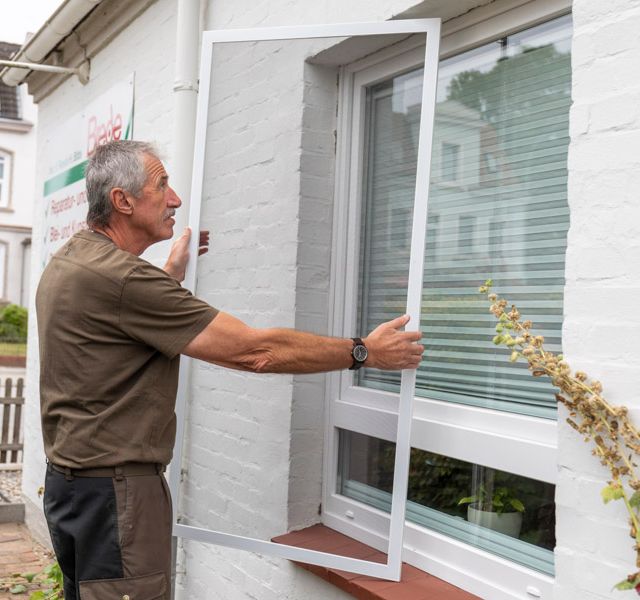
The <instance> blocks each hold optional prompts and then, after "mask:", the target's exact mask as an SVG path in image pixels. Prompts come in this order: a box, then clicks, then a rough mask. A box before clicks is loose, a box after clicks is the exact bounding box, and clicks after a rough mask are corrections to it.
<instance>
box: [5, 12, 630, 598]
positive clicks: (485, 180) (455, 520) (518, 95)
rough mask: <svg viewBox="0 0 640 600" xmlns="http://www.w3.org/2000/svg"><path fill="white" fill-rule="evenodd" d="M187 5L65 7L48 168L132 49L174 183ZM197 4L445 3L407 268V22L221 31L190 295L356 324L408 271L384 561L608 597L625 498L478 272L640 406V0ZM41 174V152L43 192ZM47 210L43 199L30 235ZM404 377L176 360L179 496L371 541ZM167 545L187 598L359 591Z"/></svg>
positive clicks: (411, 98) (387, 314)
mask: <svg viewBox="0 0 640 600" xmlns="http://www.w3.org/2000/svg"><path fill="white" fill-rule="evenodd" d="M76 4H78V6H79V3H76V2H74V1H73V0H68V1H67V2H65V3H64V4H63V5H62V12H64V10H68V11H69V12H70V13H71V12H73V11H72V10H71V9H73V8H74V6H75V5H76ZM85 4H87V3H85ZM87 6H88V4H87ZM76 8H77V7H76ZM192 8H193V3H192ZM182 9H184V5H183V3H180V2H175V1H174V0H156V1H149V0H146V1H141V0H140V1H136V2H124V1H122V0H102V2H100V3H99V4H98V6H97V8H95V9H93V10H89V8H86V14H82V15H81V16H80V17H78V14H79V13H78V14H76V15H75V17H74V18H77V21H76V22H73V19H72V18H71V17H69V22H68V25H69V31H71V30H72V31H73V32H74V33H73V35H69V36H67V37H65V36H61V38H60V39H59V40H58V41H56V42H55V43H53V46H52V48H51V49H50V51H51V52H53V51H54V50H55V52H56V53H57V56H58V57H60V56H61V57H62V58H63V61H66V62H65V64H66V65H67V66H73V67H75V66H78V65H79V64H81V63H82V61H83V60H84V59H86V58H88V59H90V75H89V80H88V83H84V84H83V83H82V82H81V81H80V80H79V79H78V78H76V77H66V78H63V77H60V76H58V75H48V74H39V73H31V74H29V75H28V77H26V82H27V84H28V86H29V91H30V92H31V93H33V94H34V97H35V99H36V102H37V103H38V107H39V126H38V134H37V135H38V144H37V148H38V149H37V159H38V160H37V164H38V165H44V164H48V163H50V162H51V153H52V148H55V141H56V139H57V138H56V136H59V135H60V133H59V129H60V128H59V124H60V123H61V122H63V121H65V120H66V118H67V117H68V116H70V115H72V114H75V113H78V112H81V111H82V110H83V107H85V106H87V105H89V104H91V103H92V102H94V101H95V100H96V99H97V98H98V97H101V96H102V95H104V94H105V93H106V92H107V91H108V90H109V89H111V88H112V87H113V86H114V85H116V84H117V83H119V82H121V81H122V80H123V79H126V78H128V77H130V75H131V74H134V82H135V84H134V125H133V137H134V139H140V140H150V141H154V142H155V143H156V144H157V145H158V146H159V148H160V149H161V151H162V152H163V153H164V155H165V158H166V163H167V167H168V171H169V173H171V174H172V175H173V173H176V174H177V177H178V188H177V189H178V191H179V192H181V193H182V194H183V197H184V198H185V200H186V198H187V193H186V192H188V188H189V184H188V181H189V173H190V155H189V151H187V152H185V151H184V149H183V148H181V147H180V145H179V144H178V141H177V139H178V138H179V137H180V131H179V130H180V129H181V128H182V127H183V126H184V128H187V129H188V128H193V127H194V122H193V120H191V121H190V122H186V121H183V119H184V115H185V114H187V113H188V111H187V112H184V110H183V109H184V107H183V106H182V102H183V94H185V93H186V94H192V96H193V97H195V92H194V91H193V90H192V89H191V87H192V86H191V83H194V82H193V81H191V82H190V81H189V80H185V79H183V75H182V70H181V69H182V65H183V63H184V46H183V45H182V42H181V41H180V40H181V37H180V33H178V35H176V31H178V32H180V31H181V30H182V28H183V26H184V22H183V18H184V14H185V13H184V12H180V11H181V10H182ZM196 13H197V14H196V21H197V23H198V28H199V30H200V31H203V30H211V29H233V28H254V27H267V26H281V25H305V24H326V23H339V22H365V21H368V22H370V21H383V20H389V19H392V18H396V19H398V18H421V17H438V18H441V19H442V37H441V42H440V66H439V73H438V85H437V92H436V96H435V100H436V110H435V121H434V130H433V140H434V145H433V152H432V156H431V179H430V194H429V204H428V212H427V242H426V248H425V249H424V258H425V269H424V272H423V273H422V274H421V277H420V280H419V281H411V280H410V275H409V265H410V262H411V260H412V249H411V248H412V246H411V231H412V226H413V202H414V191H415V187H416V180H415V179H416V175H415V172H416V163H417V141H418V135H419V127H420V122H421V114H420V99H421V97H422V92H423V89H422V81H423V61H424V37H422V38H420V36H403V37H400V38H399V37H396V38H384V39H383V38H382V37H381V36H377V37H375V39H366V40H356V39H319V40H312V41H309V40H297V41H286V40H285V41H283V40H279V41H278V40H276V41H272V42H259V43H235V44H229V45H219V46H216V47H215V48H214V53H213V72H212V74H213V75H212V82H213V83H212V86H211V92H210V102H209V106H208V107H207V109H208V118H207V128H206V132H204V134H205V140H206V153H205V158H204V164H205V169H204V179H203V195H202V211H201V224H202V226H203V227H204V228H207V229H210V230H211V232H212V243H211V250H210V252H209V254H208V255H206V256H204V257H202V258H201V259H199V263H198V283H197V294H198V295H200V296H201V297H202V298H204V299H205V300H207V301H208V302H210V303H211V304H212V305H214V306H217V307H219V308H221V309H223V310H226V311H227V312H230V313H232V314H234V315H236V316H238V317H240V318H242V319H244V320H246V321H247V322H249V323H250V324H252V325H255V326H265V327H267V326H285V327H297V328H302V329H306V330H310V331H315V332H318V333H329V334H333V335H346V336H352V335H356V334H362V335H364V334H365V333H366V332H368V331H370V330H371V329H372V328H373V327H375V326H376V325H377V324H378V323H380V322H382V321H383V320H387V319H389V318H392V317H394V316H396V315H398V314H401V313H402V312H404V310H405V308H404V307H405V303H406V298H407V289H408V287H410V286H416V285H418V286H420V289H421V290H422V302H421V305H422V320H421V323H420V326H421V328H422V330H423V332H424V336H425V342H426V354H425V361H424V362H423V365H422V366H421V368H420V369H419V370H418V373H417V378H416V391H415V401H414V416H413V421H412V431H411V437H410V442H411V446H412V451H411V463H410V479H409V490H408V508H407V514H406V527H405V536H404V538H405V547H404V552H403V559H404V560H405V561H406V562H407V563H409V564H411V565H413V566H415V567H417V568H418V569H420V570H423V571H426V572H428V573H431V574H433V575H435V576H436V577H438V578H440V579H442V580H444V581H446V582H449V583H451V584H452V585H454V586H456V587H459V588H461V589H463V590H467V591H468V592H470V593H472V594H474V595H476V596H478V597H480V598H484V599H487V600H507V599H509V600H515V599H525V598H526V599H528V598H544V599H551V598H555V600H577V599H578V598H579V599H580V600H583V599H585V598H586V599H592V600H602V599H604V598H617V597H618V596H620V594H622V593H623V592H617V591H612V587H613V585H614V584H615V583H617V582H618V581H620V580H621V579H623V578H624V577H625V576H626V575H627V574H628V573H630V572H632V571H634V570H635V569H634V556H633V552H632V551H631V549H630V546H631V542H630V538H629V537H628V535H629V534H628V525H627V517H626V512H625V510H624V508H623V507H622V506H621V505H619V504H620V503H611V504H608V505H606V506H605V505H604V504H603V503H602V499H601V496H600V490H601V488H602V487H603V486H604V485H605V484H606V481H607V478H608V472H607V471H606V470H604V469H603V467H601V465H600V464H599V462H598V461H597V460H596V459H595V458H594V457H593V456H591V454H590V448H589V447H588V446H587V445H586V444H584V442H583V441H582V439H581V438H580V436H578V435H576V433H575V432H574V431H573V429H571V427H569V425H568V424H566V422H565V419H566V417H567V415H566V412H565V411H564V409H563V408H558V407H556V403H555V399H554V391H553V388H552V387H551V385H550V384H548V383H547V382H545V381H543V380H541V379H534V378H532V377H531V376H530V374H529V373H528V372H527V371H526V368H523V367H522V366H521V365H519V364H518V363H516V364H511V363H509V360H508V358H509V355H508V353H507V354H506V356H505V354H504V352H502V351H501V350H498V349H496V347H495V346H494V345H493V344H492V343H491V337H492V335H493V323H492V321H491V315H489V313H488V312H487V308H488V307H487V305H486V303H485V302H484V301H483V300H482V298H480V297H479V296H478V295H477V287H478V285H479V284H480V283H482V282H483V281H484V280H485V279H487V278H492V279H493V280H494V285H495V288H496V291H498V292H499V293H501V294H503V295H504V296H505V297H507V298H508V299H510V300H511V301H513V302H515V303H517V304H518V307H519V308H520V310H521V311H522V313H523V315H524V316H525V317H526V318H530V319H531V320H533V321H534V323H535V326H536V328H537V329H536V330H537V331H539V332H540V333H541V334H542V335H544V336H545V339H546V343H547V344H548V348H549V349H550V350H553V351H558V352H562V353H563V354H564V356H565V357H566V359H567V360H568V361H569V363H570V364H571V365H572V366H574V367H577V368H580V369H582V370H585V371H587V372H588V373H589V374H590V375H592V376H593V377H595V378H597V379H599V380H601V381H602V382H603V384H604V388H605V391H604V393H605V395H606V397H607V398H608V399H609V400H610V401H611V402H613V403H614V404H624V405H626V406H628V407H629V409H630V412H631V414H632V416H635V415H638V403H637V402H636V400H635V395H634V394H633V385H634V382H635V377H634V375H635V374H636V373H637V368H638V363H639V361H640V351H638V349H637V348H636V344H635V338H634V333H635V330H636V329H638V328H640V325H639V324H638V319H637V316H636V305H637V298H638V297H639V296H638V293H639V292H640V267H639V266H638V265H640V261H638V260H637V251H638V248H639V246H638V244H637V238H638V235H637V231H636V230H637V228H638V225H637V223H640V218H639V217H640V205H639V204H638V202H637V201H636V200H635V189H637V187H638V184H639V183H640V181H638V179H640V169H638V162H639V160H640V159H639V158H638V157H640V152H639V150H640V112H639V110H638V106H640V102H639V100H640V88H639V86H638V83H637V78H636V77H635V72H636V70H637V65H638V64H639V61H640V40H639V39H638V36H637V29H638V26H639V25H640V7H639V6H638V5H637V2H634V1H633V0H615V1H612V2H608V3H602V2H599V1H598V0H574V2H570V1H568V0H529V1H526V0H494V1H489V0H455V1H450V0H447V1H445V0H426V1H423V2H416V1H415V0H376V1H375V2H350V3H344V2H343V3H338V2H333V1H331V0H330V1H327V2H320V3H313V4H309V3H303V2H291V1H287V0H270V1H268V2H267V1H264V2H258V3H256V2H242V1H241V2H238V1H236V2H228V1H227V0H217V1H216V0H213V1H203V2H201V3H200V4H199V7H198V11H196ZM43 35H44V34H43ZM197 46H198V44H195V47H196V48H197ZM32 48H33V46H32ZM28 51H29V48H28V47H26V48H25V49H24V52H25V53H26V55H27V56H28ZM47 56H49V55H48V54H45V56H44V57H43V58H45V59H46V58H47ZM196 56H197V55H192V58H191V60H190V63H194V61H197V58H195V57H196ZM187 62H189V60H187ZM12 76H13V75H11V74H9V75H7V73H6V72H5V75H4V79H5V81H6V80H7V79H8V78H10V77H12ZM192 100H193V98H192ZM189 114H191V115H193V113H189ZM197 133H200V134H201V133H203V132H197ZM0 146H1V144H0ZM185 164H186V168H185ZM185 173H187V174H186V175H185ZM47 177H48V174H47V173H45V172H43V171H42V169H36V174H35V186H36V191H38V190H44V189H45V187H44V186H45V182H46V180H47ZM36 195H37V194H36ZM185 204H186V201H185ZM185 212H186V210H185ZM182 222H183V223H185V222H186V217H184V216H183V221H182ZM47 223H48V221H47V215H45V214H44V211H36V218H35V220H34V240H35V241H34V253H38V255H40V250H39V248H38V247H36V245H37V244H38V243H39V240H40V239H41V238H42V239H44V238H45V237H46V235H47V233H48V231H47V226H48V225H47ZM414 253H415V251H414ZM151 258H153V257H151ZM38 275H39V273H34V274H33V277H32V288H33V287H34V285H35V283H36V281H37V278H38ZM29 342H30V344H29V348H30V350H29V352H30V354H29V356H28V384H27V393H28V404H27V407H26V419H27V424H28V425H27V427H26V436H25V438H26V439H25V466H24V481H23V492H24V495H25V498H26V502H27V513H28V518H29V522H30V525H31V526H32V527H33V528H34V529H37V528H38V527H41V518H40V517H39V515H40V512H39V511H40V509H39V506H40V501H39V499H38V497H37V494H36V490H37V489H38V487H39V486H40V485H41V483H42V479H43V469H44V457H43V454H42V445H41V441H40V435H39V429H38V427H39V426H38V423H39V417H38V410H37V406H38V392H37V387H38V383H37V382H38V364H37V362H38V361H37V356H36V354H37V353H36V352H35V349H36V348H37V343H36V330H35V327H31V330H30V339H29ZM399 385H400V380H399V377H398V376H396V375H395V374H384V373H380V372H375V371H372V370H368V369H363V370H362V371H361V372H359V373H358V374H357V375H353V374H352V373H340V374H332V375H326V376H325V375H322V376H295V377H293V376H264V375H260V376H258V375H250V374H240V373H235V372H230V371H225V370H223V369H221V368H218V367H213V366H211V365H204V364H194V365H193V366H192V371H191V377H190V385H189V396H190V402H189V404H188V410H187V412H186V417H185V419H186V420H185V423H186V429H185V445H184V461H183V464H182V465H179V468H181V472H182V482H181V488H180V492H179V494H178V497H177V498H175V501H176V502H177V503H178V517H179V519H180V522H181V523H184V524H189V525H194V526H197V527H201V528H206V529H213V530H218V531H224V532H228V533H234V534H238V535H244V536H249V537H257V538H259V539H270V538H272V537H274V536H277V535H279V534H282V533H285V532H288V531H292V530H298V529H303V528H305V527H308V526H310V525H313V524H316V523H323V524H324V525H326V526H327V527H329V528H332V529H334V530H337V531H340V532H342V533H344V534H346V535H348V536H349V537H351V538H354V539H357V540H360V541H362V542H364V543H366V544H367V545H369V546H371V547H373V548H376V549H378V550H383V551H384V550H385V549H386V548H387V537H388V528H389V517H388V515H389V509H390V499H391V492H392V480H393V458H394V448H395V441H396V440H395V437H394V436H395V431H396V430H395V427H396V424H397V411H398V401H397V397H398V391H399ZM638 416H639V417H640V415H638ZM174 468H176V467H175V466H174ZM498 489H503V490H505V492H504V494H503V496H504V497H505V498H508V499H509V501H510V500H511V499H515V500H517V501H518V502H520V503H521V504H522V505H523V507H524V512H522V514H521V517H520V519H519V522H518V523H516V524H515V525H514V526H513V528H511V529H509V530H507V531H502V532H501V531H497V530H495V529H494V528H492V527H490V526H488V525H487V524H485V525H477V524H475V523H474V519H475V517H474V516H472V513H471V512H469V511H468V509H467V507H466V505H465V503H464V502H463V503H462V504H461V503H460V501H461V500H464V499H465V498H468V497H470V496H472V495H474V496H478V495H482V494H487V493H488V494H492V493H495V491H496V490H498ZM516 512H517V511H516ZM516 520H518V519H516ZM176 569H177V577H176V597H177V598H190V599H191V598H198V599H200V598H202V599H207V600H208V599H215V598H220V599H225V600H229V599H231V600H235V599H238V600H240V599H249V598H259V599H260V600H269V599H271V598H274V599H275V598H278V599H280V598H291V599H294V598H295V599H299V598H305V599H309V600H312V599H316V598H317V599H318V600H319V599H323V600H325V599H333V598H335V599H336V600H338V599H346V598H348V597H350V596H349V595H348V594H347V593H346V592H343V591H341V590H339V589H338V588H336V587H334V586H332V585H331V583H328V582H325V581H323V580H321V579H319V578H317V577H315V576H314V575H311V574H309V573H307V572H306V571H303V570H302V569H300V567H298V566H296V565H294V564H292V563H289V562H287V561H283V560H279V559H274V558H269V557H267V556H260V555H257V554H251V553H247V552H243V551H239V550H231V549H228V548H224V547H220V546H211V545H207V544H203V543H200V542H195V541H192V540H189V539H180V540H179V541H178V552H177V567H176ZM624 593H627V594H630V593H632V592H624Z"/></svg>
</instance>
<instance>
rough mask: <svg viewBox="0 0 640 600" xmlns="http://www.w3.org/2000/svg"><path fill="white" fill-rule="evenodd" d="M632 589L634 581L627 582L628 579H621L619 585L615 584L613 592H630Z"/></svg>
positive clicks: (634, 585)
mask: <svg viewBox="0 0 640 600" xmlns="http://www.w3.org/2000/svg"><path fill="white" fill-rule="evenodd" d="M634 587H636V583H635V581H629V580H628V579H623V580H622V581H621V582H620V583H616V584H615V585H614V586H613V589H614V590H621V591H624V590H632V589H633V588H634Z"/></svg>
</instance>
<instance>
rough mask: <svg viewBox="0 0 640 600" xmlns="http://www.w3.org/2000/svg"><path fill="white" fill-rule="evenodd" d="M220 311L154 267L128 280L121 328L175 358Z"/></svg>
mask: <svg viewBox="0 0 640 600" xmlns="http://www.w3.org/2000/svg"><path fill="white" fill-rule="evenodd" d="M217 314H218V311H217V310H216V309H215V308H213V307H212V306H210V305H209V304H207V303H206V302H204V301H203V300H200V299H199V298H196V297H195V296H194V295H193V294H192V293H191V292H190V291H189V290H187V289H185V288H183V287H182V286H181V285H180V284H179V283H178V282H177V281H176V280H175V279H173V278H172V277H170V276H169V275H167V274H166V273H165V272H164V271H162V270H161V269H158V268H157V267H154V266H153V265H141V266H138V267H136V268H135V269H133V270H132V272H131V273H130V274H129V275H128V277H127V278H126V279H125V281H124V284H123V287H122V296H121V298H120V315H119V323H120V328H121V329H122V331H123V332H124V333H126V334H127V335H128V336H130V337H131V338H133V339H135V340H137V341H139V342H142V343H144V344H147V345H148V346H151V347H152V348H155V349H156V350H159V351H160V352H162V354H164V355H165V356H167V357H169V358H173V357H174V356H176V355H178V354H179V353H180V352H181V350H182V349H183V348H184V347H185V346H186V345H187V344H188V343H189V342H190V341H191V340H193V338H195V337H196V336H197V335H198V334H199V333H200V332H201V331H202V330H203V329H204V328H205V327H206V326H207V325H208V324H209V323H210V322H211V321H212V320H213V319H214V318H215V317H216V315H217Z"/></svg>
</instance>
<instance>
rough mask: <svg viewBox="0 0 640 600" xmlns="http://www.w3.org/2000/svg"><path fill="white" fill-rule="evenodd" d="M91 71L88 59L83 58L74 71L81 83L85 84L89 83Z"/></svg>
mask: <svg viewBox="0 0 640 600" xmlns="http://www.w3.org/2000/svg"><path fill="white" fill-rule="evenodd" d="M90 72H91V65H90V63H89V60H88V59H87V60H85V61H84V62H83V63H82V64H81V65H80V66H79V67H78V70H77V72H76V75H77V76H78V80H79V81H80V83H81V84H82V85H87V83H89V73H90Z"/></svg>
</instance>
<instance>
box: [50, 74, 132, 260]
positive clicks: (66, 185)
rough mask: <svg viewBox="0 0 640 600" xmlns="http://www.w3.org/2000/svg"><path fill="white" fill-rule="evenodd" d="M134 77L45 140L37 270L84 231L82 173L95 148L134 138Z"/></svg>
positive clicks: (84, 204) (84, 209)
mask: <svg viewBox="0 0 640 600" xmlns="http://www.w3.org/2000/svg"><path fill="white" fill-rule="evenodd" d="M133 81H134V78H133V74H131V75H130V76H129V78H128V79H127V80H126V81H123V82H121V83H118V84H117V85H115V86H113V87H112V88H111V89H109V90H108V91H107V92H106V93H104V94H102V95H101V96H99V97H98V98H96V100H94V101H93V102H92V103H91V104H88V105H87V106H86V107H85V108H84V109H83V110H82V111H81V112H80V113H77V114H75V115H73V116H72V117H71V118H69V119H68V120H67V121H65V122H64V123H63V124H62V125H61V126H60V128H59V129H58V130H57V132H56V134H55V135H54V136H52V138H50V139H49V140H48V141H47V151H46V152H45V153H44V154H45V160H46V164H45V171H44V172H45V181H44V189H43V200H44V228H43V244H42V255H41V268H44V266H45V265H46V264H47V262H49V259H50V258H51V256H52V255H53V254H55V252H56V251H57V250H58V249H59V248H60V247H61V246H62V245H63V244H64V243H65V241H66V240H67V239H69V238H70V237H71V236H72V235H73V234H74V233H76V232H77V231H80V230H81V229H86V228H87V223H86V217H87V195H86V188H85V182H84V170H85V167H86V165H87V160H88V159H89V158H90V157H91V155H92V154H93V153H94V152H95V149H96V147H97V146H99V145H101V144H105V143H107V142H110V141H111V140H130V139H132V136H133Z"/></svg>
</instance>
